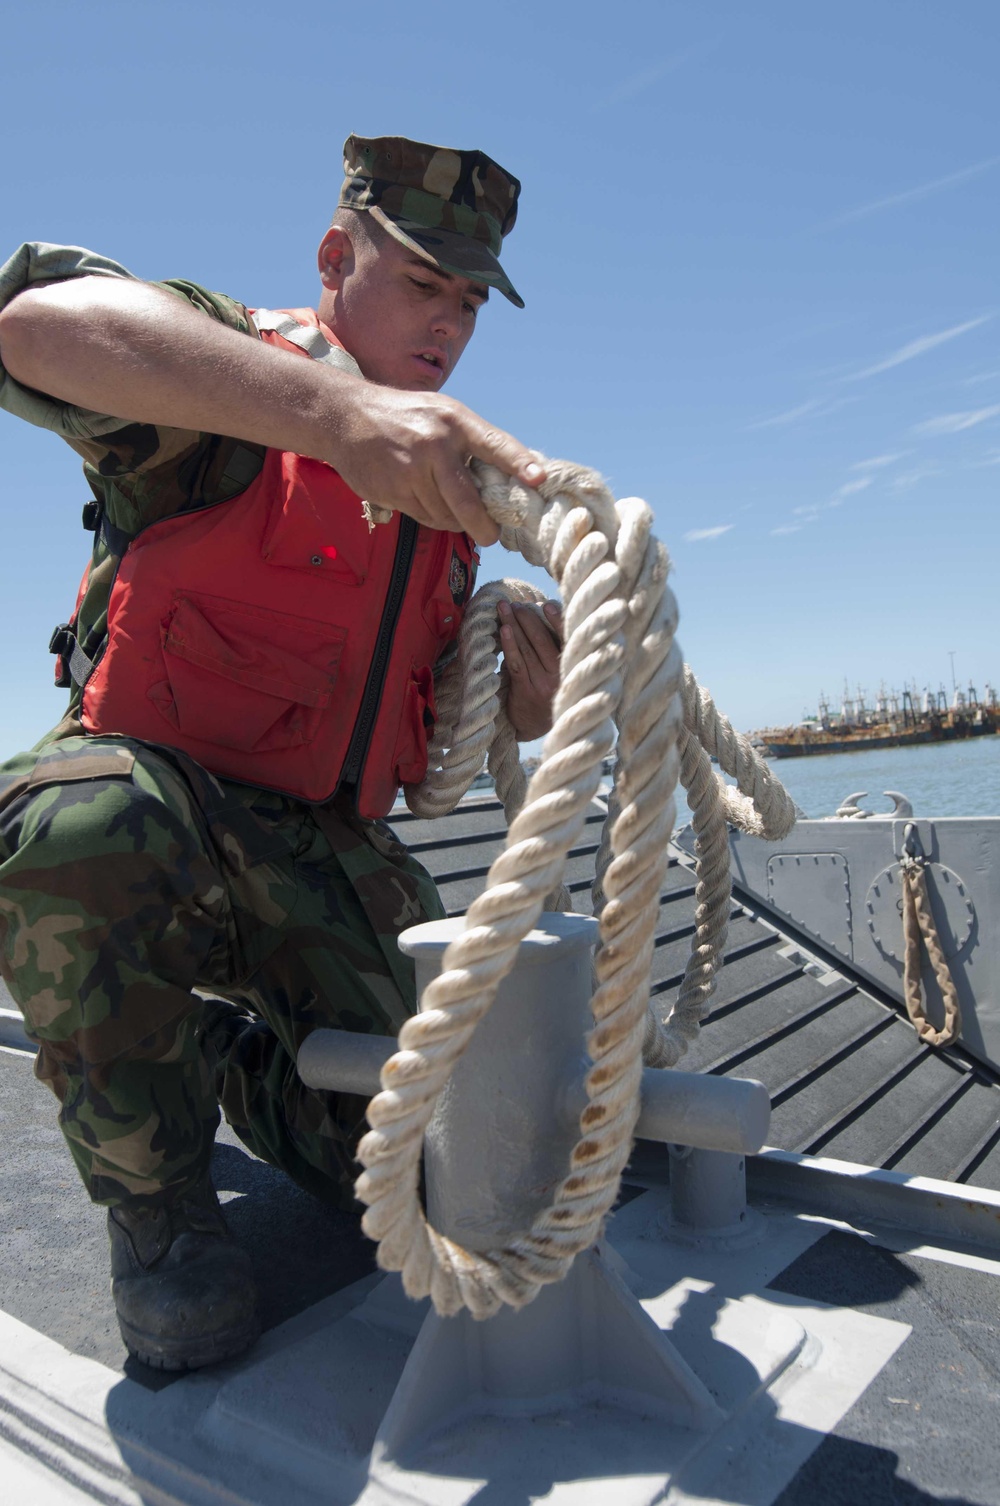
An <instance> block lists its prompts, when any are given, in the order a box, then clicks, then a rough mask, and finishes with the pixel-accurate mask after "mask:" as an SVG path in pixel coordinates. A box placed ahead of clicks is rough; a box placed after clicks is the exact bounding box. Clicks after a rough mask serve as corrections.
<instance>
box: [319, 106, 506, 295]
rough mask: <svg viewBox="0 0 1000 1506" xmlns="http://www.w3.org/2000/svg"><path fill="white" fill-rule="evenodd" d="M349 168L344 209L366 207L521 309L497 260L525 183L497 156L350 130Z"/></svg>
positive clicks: (415, 245) (408, 242)
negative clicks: (495, 157)
mask: <svg viewBox="0 0 1000 1506" xmlns="http://www.w3.org/2000/svg"><path fill="white" fill-rule="evenodd" d="M344 171H345V173H346V174H347V177H346V178H345V180H344V186H343V187H342V188H341V190H340V200H339V204H340V207H342V208H344V209H365V210H367V211H368V212H369V214H371V215H372V217H373V218H374V219H376V220H378V222H379V223H380V224H381V225H384V226H385V228H386V230H388V231H389V233H390V234H391V235H393V236H395V238H396V240H398V241H401V242H402V244H403V245H404V246H408V247H409V248H410V250H411V251H415V252H416V254H417V255H418V256H422V257H423V258H424V260H425V261H429V262H432V263H433V264H434V265H435V266H437V267H440V268H441V270H442V272H452V273H454V274H455V276H457V277H472V278H475V279H476V281H477V282H484V283H487V284H488V285H489V286H490V287H494V288H499V290H500V292H501V293H503V294H504V295H505V296H506V297H507V298H509V299H510V301H511V303H514V304H516V305H517V307H518V308H524V299H523V298H522V297H521V296H520V294H519V293H517V292H516V291H515V289H514V287H513V285H512V284H511V282H510V280H509V278H508V277H507V274H506V272H505V271H504V270H503V267H501V265H500V263H499V261H498V260H497V254H498V252H499V250H500V243H501V241H502V240H503V237H504V236H505V235H507V234H508V233H509V232H510V231H511V230H512V229H513V228H514V221H515V220H516V218H517V196H518V194H519V193H520V191H521V185H520V183H519V182H518V180H517V179H516V178H512V177H511V175H510V173H508V172H505V171H504V169H503V168H502V167H501V166H500V165H499V163H496V162H494V161H493V159H492V157H487V156H486V153H485V152H459V151H454V150H452V148H450V147H444V146H429V145H427V143H426V142H422V141H408V140H407V138H406V137H405V136H348V138H347V140H346V141H345V142H344Z"/></svg>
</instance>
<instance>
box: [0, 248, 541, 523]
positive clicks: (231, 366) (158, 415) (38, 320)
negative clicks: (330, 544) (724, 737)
mask: <svg viewBox="0 0 1000 1506" xmlns="http://www.w3.org/2000/svg"><path fill="white" fill-rule="evenodd" d="M0 359H2V361H3V365H4V367H5V368H6V370H7V371H8V372H9V374H10V375H11V376H12V377H13V378H14V379H15V380H16V381H17V382H20V383H21V384H23V385H24V386H26V387H30V388H33V389H35V390H37V391H40V392H44V393H48V394H50V395H51V396H52V397H55V398H58V399H60V400H62V401H63V402H67V403H73V404H76V405H78V406H80V407H83V408H88V409H91V410H94V411H95V412H98V413H107V414H111V415H114V416H116V417H120V418H121V419H122V420H123V422H132V423H148V424H156V425H166V426H171V427H176V428H179V429H191V430H199V431H202V432H206V433H214V434H227V435H230V436H232V437H233V438H235V439H244V440H248V441H251V442H256V443H260V444H266V445H269V446H273V447H275V448H278V449H282V450H291V451H294V452H296V453H297V454H301V455H310V456H313V457H315V458H316V459H319V460H325V461H328V462H329V463H330V464H331V465H333V466H335V467H336V469H337V470H338V471H339V472H340V474H341V475H342V476H343V477H344V480H345V481H346V482H347V484H348V485H349V486H350V487H351V488H352V490H354V491H355V492H357V493H358V495H359V496H361V497H364V498H366V499H368V500H369V501H371V502H376V503H379V504H381V505H383V506H387V507H393V508H396V509H398V510H399V511H400V512H404V513H407V514H408V515H409V516H410V517H412V518H415V519H416V520H417V521H418V522H420V523H426V524H428V525H429V526H430V527H432V528H449V529H458V530H463V531H465V532H466V533H469V534H471V535H472V536H473V538H475V539H476V540H478V542H480V543H493V542H494V541H495V540H496V538H497V537H498V536H499V530H498V528H497V527H496V525H495V524H494V523H493V522H492V520H491V519H490V518H489V517H488V515H487V513H486V511H485V509H484V508H483V506H482V504H481V502H480V501H479V494H478V492H477V490H476V487H475V485H474V483H473V481H472V479H471V477H470V475H469V473H468V470H467V467H466V462H467V460H468V459H469V457H470V456H476V457H477V458H479V459H481V460H486V461H488V462H490V463H492V464H493V465H496V466H497V467H499V469H501V470H502V471H504V472H506V473H507V474H508V475H512V476H515V477H517V479H518V480H520V481H522V482H524V483H525V484H526V485H528V486H537V485H538V483H539V482H540V481H541V480H543V479H544V471H543V470H542V468H541V467H540V466H539V465H538V463H537V461H536V460H535V458H534V457H533V455H532V454H531V452H530V451H529V450H527V449H525V447H524V446H523V445H521V444H519V443H518V441H517V440H515V439H513V438H512V437H511V435H509V434H505V433H504V432H503V430H501V429H495V428H492V427H491V426H490V425H489V424H487V423H486V422H485V421H484V420H483V419H481V418H479V417H478V416H477V415H476V414H475V413H473V412H472V411H471V410H470V409H468V408H465V407H463V405H462V404H461V403H458V402H455V401H454V400H453V399H452V398H448V397H443V396H441V395H439V394H436V393H414V392H401V391H397V390H395V389H393V388H389V387H380V386H377V385H375V384H374V383H371V382H365V381H363V380H361V379H360V378H358V377H354V376H351V375H349V374H348V373H346V372H341V371H337V370H335V369H331V368H329V367H327V366H325V365H321V364H320V363H318V362H315V361H303V360H302V359H301V358H299V357H298V356H294V355H291V354H290V353H289V352H287V351H282V350H278V349H275V348H274V347H272V346H267V345H264V344H263V343H262V342H261V341H258V340H251V339H248V338H247V337H246V336H245V335H242V334H239V333H237V332H236V331H235V330H231V329H228V328H226V327H225V326H224V325H222V324H219V323H217V322H215V321H214V320H212V319H208V318H206V317H205V316H204V315H203V314H201V313H199V312H197V310H195V309H193V308H191V307H190V305H187V304H185V303H184V302H183V301H182V300H180V299H178V298H176V297H174V296H173V295H172V294H170V293H168V292H165V291H164V290H163V289H160V288H156V287H152V286H150V285H149V284H147V283H143V282H138V281H135V280H132V279H125V278H109V277H95V276H84V277H76V278H71V279H68V280H66V281H61V282H54V283H50V284H48V285H46V286H42V287H33V288H28V289H26V290H25V291H24V292H22V293H19V294H18V295H17V296H15V297H14V298H13V299H12V300H11V301H10V302H9V303H8V304H7V305H6V307H5V308H4V309H3V310H2V312H0Z"/></svg>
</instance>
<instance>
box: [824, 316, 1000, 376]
mask: <svg viewBox="0 0 1000 1506" xmlns="http://www.w3.org/2000/svg"><path fill="white" fill-rule="evenodd" d="M992 317H993V316H992V314H983V316H982V317H981V318H979V319H969V320H967V321H966V323H965V324H954V325H952V327H951V329H943V330H940V331H939V332H938V333H937V334H936V335H921V337H920V339H919V340H911V341H910V343H909V344H908V345H903V346H901V347H900V349H899V350H897V351H894V352H893V353H892V355H891V356H886V358H885V360H884V361H878V362H877V363H876V364H875V365H874V366H866V367H865V369H864V371H856V372H855V373H854V375H853V376H852V377H848V378H847V381H849V382H860V381H863V380H864V378H865V377H873V376H878V374H879V372H880V371H891V370H892V368H893V367H894V366H902V364H903V362H904V361H913V360H915V359H916V357H917V356H922V355H925V354H926V352H927V351H929V350H933V349H934V348H935V346H938V345H944V344H945V342H946V341H948V340H955V339H957V338H958V336H959V335H964V334H966V333H967V331H969V330H970V329H978V328H979V326H980V325H981V324H985V323H986V322H987V320H988V319H992Z"/></svg>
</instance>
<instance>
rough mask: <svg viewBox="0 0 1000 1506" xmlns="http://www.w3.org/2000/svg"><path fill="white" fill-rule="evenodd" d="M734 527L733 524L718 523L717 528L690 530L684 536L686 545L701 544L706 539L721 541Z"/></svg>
mask: <svg viewBox="0 0 1000 1506" xmlns="http://www.w3.org/2000/svg"><path fill="white" fill-rule="evenodd" d="M732 526H733V525H732V523H718V524H717V525H716V526H715V528H690V529H689V530H688V532H687V533H686V534H685V535H684V542H685V544H700V543H702V542H703V541H704V540H705V539H721V537H722V535H723V534H724V533H728V532H729V530H730V529H731V528H732Z"/></svg>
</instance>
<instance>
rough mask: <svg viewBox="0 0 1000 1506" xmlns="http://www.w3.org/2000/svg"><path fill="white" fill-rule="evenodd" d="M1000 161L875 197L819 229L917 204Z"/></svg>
mask: <svg viewBox="0 0 1000 1506" xmlns="http://www.w3.org/2000/svg"><path fill="white" fill-rule="evenodd" d="M998 162H1000V157H987V158H986V160H985V161H984V162H974V163H973V164H972V166H971V167H963V168H962V169H961V170H960V171H959V172H957V173H949V174H948V175H947V177H944V178H932V179H931V180H930V182H928V183H920V184H918V185H917V187H916V188H907V189H905V190H904V191H903V192H902V193H893V194H889V195H888V197H887V198H884V199H875V200H874V201H873V202H872V203H871V204H861V205H860V206H859V207H858V208H857V209H849V210H848V211H847V212H846V214H841V215H838V216H837V218H836V219H833V220H827V221H826V223H825V224H823V225H820V226H818V227H817V228H818V229H819V230H837V229H839V228H840V226H841V225H852V224H853V223H854V221H855V220H864V219H867V217H868V216H869V215H870V214H881V212H882V210H883V209H897V208H898V207H899V206H900V205H901V204H915V203H916V202H917V200H918V199H926V198H928V197H929V196H930V195H931V194H934V193H941V192H943V190H944V189H946V188H956V187H957V186H958V184H959V183H967V182H968V181H969V179H970V178H977V177H978V176H979V174H980V173H986V172H989V171H990V169H991V168H994V167H996V165H997V163H998Z"/></svg>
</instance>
